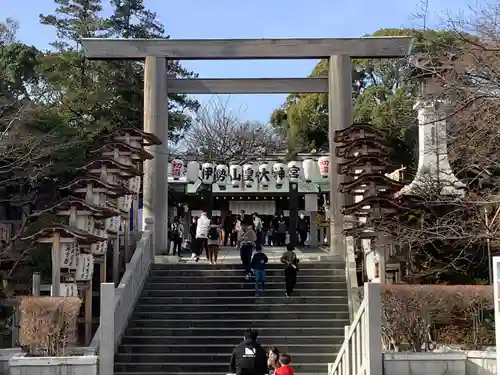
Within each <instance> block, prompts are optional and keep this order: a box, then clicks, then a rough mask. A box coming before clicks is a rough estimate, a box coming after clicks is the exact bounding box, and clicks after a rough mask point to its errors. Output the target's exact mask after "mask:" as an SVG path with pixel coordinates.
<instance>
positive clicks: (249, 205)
mask: <svg viewBox="0 0 500 375" xmlns="http://www.w3.org/2000/svg"><path fill="white" fill-rule="evenodd" d="M229 209H230V210H231V211H232V212H233V214H239V213H240V212H241V211H242V210H244V211H245V213H246V214H248V215H250V214H253V213H254V212H257V213H258V214H260V215H274V214H275V213H276V202H275V201H273V200H264V201H229Z"/></svg>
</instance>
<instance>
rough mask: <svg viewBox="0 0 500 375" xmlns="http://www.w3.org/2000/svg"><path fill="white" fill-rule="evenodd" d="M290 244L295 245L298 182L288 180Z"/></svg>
mask: <svg viewBox="0 0 500 375" xmlns="http://www.w3.org/2000/svg"><path fill="white" fill-rule="evenodd" d="M288 194H289V199H290V201H289V207H288V208H289V220H288V221H289V222H288V232H289V233H290V245H292V246H297V220H298V216H299V184H298V183H297V182H292V181H290V180H288Z"/></svg>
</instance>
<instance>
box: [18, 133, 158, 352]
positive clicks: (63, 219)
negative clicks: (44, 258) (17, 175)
mask: <svg viewBox="0 0 500 375" xmlns="http://www.w3.org/2000/svg"><path fill="white" fill-rule="evenodd" d="M159 144H161V141H160V140H159V139H158V138H157V137H156V136H155V135H153V134H149V133H144V132H142V131H140V130H137V129H134V128H123V129H118V130H116V131H114V132H112V133H108V134H103V135H101V139H100V140H99V142H98V143H97V144H96V147H95V148H94V151H92V152H90V157H91V160H90V161H89V162H87V163H86V164H85V165H83V166H82V167H80V168H79V169H78V177H77V178H75V180H73V181H72V182H70V183H69V184H68V185H67V186H63V187H62V188H61V191H62V194H63V195H67V196H66V197H65V198H63V199H61V200H60V201H59V202H57V203H56V204H55V205H53V206H52V207H50V208H48V209H45V210H43V211H41V212H39V214H43V213H52V214H56V215H57V216H59V217H60V222H57V223H52V224H48V225H47V226H45V227H43V228H41V229H40V230H38V231H37V232H36V233H33V234H31V235H29V236H26V237H24V238H22V239H23V240H26V241H28V240H29V241H37V242H39V243H42V244H48V245H50V246H51V251H52V282H51V295H52V296H80V297H83V300H84V304H85V312H84V315H85V316H84V322H85V344H88V343H89V342H90V339H91V334H92V291H93V289H94V288H93V287H92V281H93V279H94V265H95V264H100V277H99V282H106V281H107V279H108V277H107V275H106V268H107V258H108V257H107V254H108V249H110V248H111V247H112V254H113V256H112V259H113V280H114V282H115V283H117V282H118V281H119V278H120V272H121V269H120V268H121V267H123V268H124V265H125V264H126V263H127V262H128V261H129V260H130V258H131V256H132V254H131V252H130V245H131V244H130V243H129V239H130V235H129V233H130V231H129V228H130V227H129V222H130V212H131V208H132V204H133V202H134V201H136V202H138V200H139V193H140V190H141V175H142V163H143V162H144V160H148V159H152V158H153V156H152V155H151V154H150V153H149V152H147V151H145V150H144V147H145V146H151V145H159ZM137 211H138V204H136V205H135V207H134V212H133V216H134V218H137V217H138V212H137ZM135 229H136V230H137V228H135ZM95 289H96V290H97V291H98V290H99V286H98V285H97V288H95Z"/></svg>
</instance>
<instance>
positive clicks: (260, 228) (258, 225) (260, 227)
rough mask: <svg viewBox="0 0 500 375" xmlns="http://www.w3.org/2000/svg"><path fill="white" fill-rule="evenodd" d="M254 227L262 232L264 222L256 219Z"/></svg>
mask: <svg viewBox="0 0 500 375" xmlns="http://www.w3.org/2000/svg"><path fill="white" fill-rule="evenodd" d="M254 226H255V230H256V231H258V232H260V231H261V230H262V220H261V219H260V218H259V217H257V218H255V220H254Z"/></svg>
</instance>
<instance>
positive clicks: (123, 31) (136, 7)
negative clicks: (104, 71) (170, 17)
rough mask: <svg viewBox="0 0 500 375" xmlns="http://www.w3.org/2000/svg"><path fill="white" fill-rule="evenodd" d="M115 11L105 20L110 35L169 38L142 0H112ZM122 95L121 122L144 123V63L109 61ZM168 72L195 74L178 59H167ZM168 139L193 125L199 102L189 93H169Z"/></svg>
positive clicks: (120, 106)
mask: <svg viewBox="0 0 500 375" xmlns="http://www.w3.org/2000/svg"><path fill="white" fill-rule="evenodd" d="M110 3H111V5H112V8H113V14H112V15H111V17H109V18H108V19H107V20H106V26H107V34H106V35H107V36H110V37H115V38H144V39H153V38H168V37H169V36H168V35H166V34H165V29H164V27H163V25H162V24H161V22H159V21H158V20H157V16H156V13H154V12H152V11H150V10H148V9H146V8H145V6H144V1H143V0H111V1H110ZM110 64H111V65H113V67H114V68H113V70H114V82H115V84H116V89H117V95H116V97H118V98H119V100H118V102H117V103H116V105H117V106H118V107H119V108H120V109H119V110H118V111H117V113H121V114H122V115H123V117H122V118H120V119H119V122H120V123H125V124H129V125H130V124H142V120H143V82H142V81H143V79H142V77H143V64H142V63H137V62H132V61H115V62H110ZM168 74H169V75H170V76H176V77H180V78H190V77H194V76H195V74H194V73H193V72H189V71H187V70H186V69H184V68H183V67H182V66H181V64H180V63H179V61H175V60H169V61H168ZM168 99H169V101H168V109H169V138H170V139H171V140H173V141H177V140H178V139H179V138H180V136H181V135H182V132H183V131H184V130H185V129H187V128H188V127H189V125H190V124H191V117H190V116H189V115H187V114H186V110H188V111H196V110H197V109H198V107H199V103H198V102H197V101H196V100H192V99H190V98H189V97H188V96H187V95H181V94H169V95H168Z"/></svg>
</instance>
